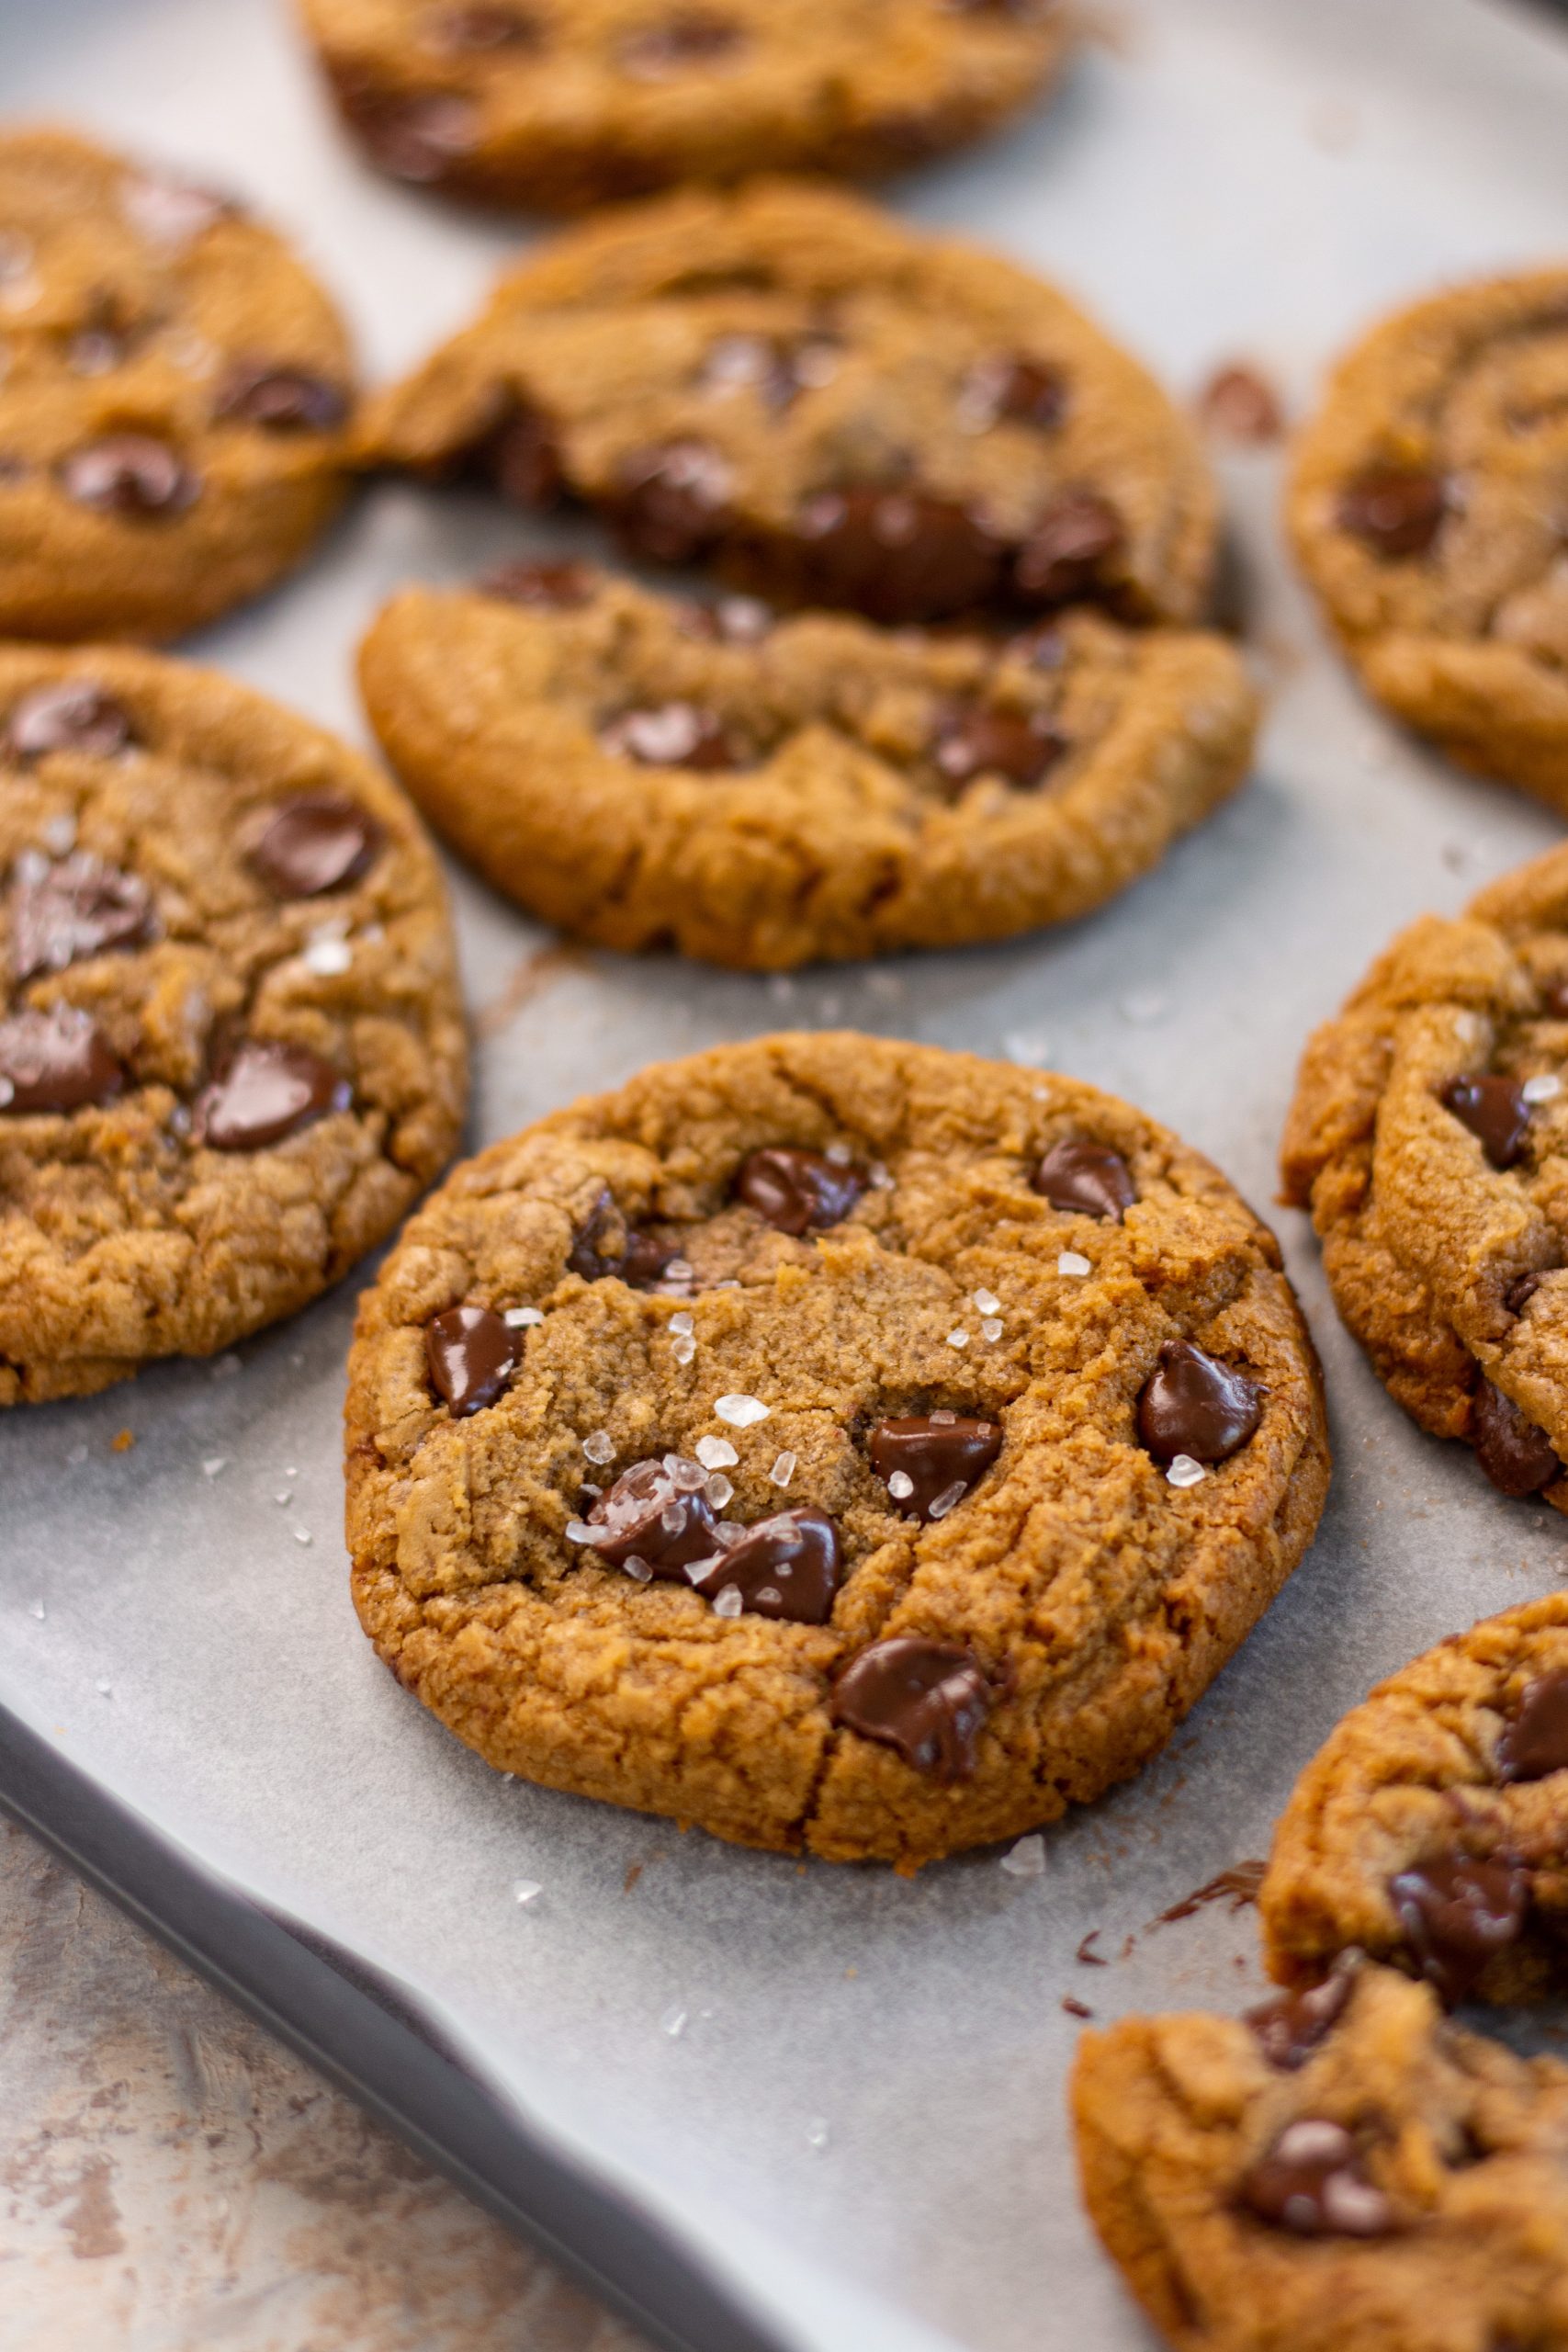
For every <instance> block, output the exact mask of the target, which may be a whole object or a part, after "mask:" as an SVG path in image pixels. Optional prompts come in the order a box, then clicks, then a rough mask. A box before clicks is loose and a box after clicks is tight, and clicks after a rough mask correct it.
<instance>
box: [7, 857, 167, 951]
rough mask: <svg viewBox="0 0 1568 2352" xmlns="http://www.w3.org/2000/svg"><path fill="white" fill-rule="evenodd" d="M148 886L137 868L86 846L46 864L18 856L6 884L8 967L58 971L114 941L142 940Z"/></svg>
mask: <svg viewBox="0 0 1568 2352" xmlns="http://www.w3.org/2000/svg"><path fill="white" fill-rule="evenodd" d="M151 935H152V892H151V891H150V890H149V889H148V888H147V885H146V884H145V882H142V881H141V880H140V879H139V878H138V876H136V875H134V874H124V873H122V872H121V871H120V869H119V867H118V865H105V863H104V861H103V859H102V858H101V857H94V856H93V855H92V854H91V853H90V852H89V851H87V850H80V849H79V850H74V851H73V852H72V854H71V855H70V856H69V857H63V858H61V859H59V860H58V861H57V862H55V863H53V864H51V862H50V860H49V859H48V858H45V857H39V856H38V855H37V854H34V855H32V856H29V857H24V858H20V859H18V860H17V876H16V880H15V883H14V884H13V887H12V890H11V970H12V974H13V976H14V977H15V978H17V979H18V980H30V979H33V978H36V976H37V975H38V974H39V972H63V971H65V970H67V969H68V967H70V966H71V965H73V964H79V963H81V962H82V961H83V959H84V958H85V957H86V956H101V955H103V954H104V953H105V952H106V950H107V949H109V948H112V947H141V946H144V945H145V944H146V943H147V941H148V939H149V938H150V937H151Z"/></svg>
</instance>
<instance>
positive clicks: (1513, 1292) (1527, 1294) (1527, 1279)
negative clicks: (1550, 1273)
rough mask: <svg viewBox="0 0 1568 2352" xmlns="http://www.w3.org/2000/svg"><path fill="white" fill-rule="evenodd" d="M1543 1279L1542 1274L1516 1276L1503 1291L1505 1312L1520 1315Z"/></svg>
mask: <svg viewBox="0 0 1568 2352" xmlns="http://www.w3.org/2000/svg"><path fill="white" fill-rule="evenodd" d="M1545 1279H1546V1277H1545V1275H1544V1274H1519V1275H1517V1276H1516V1278H1515V1280H1514V1281H1513V1282H1511V1283H1509V1284H1508V1287H1507V1289H1506V1291H1505V1292H1504V1293H1503V1306H1504V1308H1505V1310H1506V1313H1508V1314H1509V1315H1522V1314H1523V1313H1524V1311H1525V1309H1526V1307H1527V1306H1529V1303H1530V1301H1531V1299H1532V1298H1533V1297H1534V1296H1535V1295H1536V1293H1537V1291H1538V1290H1539V1289H1540V1286H1541V1283H1543V1282H1544V1281H1545Z"/></svg>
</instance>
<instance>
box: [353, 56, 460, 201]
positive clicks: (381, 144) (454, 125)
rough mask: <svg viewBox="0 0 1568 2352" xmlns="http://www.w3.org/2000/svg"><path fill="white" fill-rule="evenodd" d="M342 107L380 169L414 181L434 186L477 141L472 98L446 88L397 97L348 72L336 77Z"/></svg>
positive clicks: (423, 185)
mask: <svg viewBox="0 0 1568 2352" xmlns="http://www.w3.org/2000/svg"><path fill="white" fill-rule="evenodd" d="M338 96H339V99H340V102H341V104H342V106H343V109H344V113H345V114H346V115H347V116H348V118H349V119H350V120H351V121H352V122H353V123H354V124H355V126H356V128H357V130H358V131H359V134H360V136H361V138H362V139H363V140H364V141H365V143H366V145H367V147H368V148H369V150H370V153H372V155H373V156H374V157H375V159H376V161H377V162H378V164H380V166H381V169H382V170H383V171H384V172H389V173H390V174H391V175H392V177H393V178H394V179H399V180H411V181H412V182H413V183H414V184H415V185H416V186H418V187H434V185H435V183H436V182H437V181H439V180H443V179H445V178H446V175H447V173H448V172H449V171H450V170H451V168H452V166H453V164H456V163H458V162H460V161H461V159H462V158H463V157H464V156H465V155H467V154H469V153H472V151H473V149H474V148H475V147H476V146H477V145H478V144H479V109H478V107H476V106H474V105H473V103H472V102H471V101H470V100H469V99H468V98H464V97H458V96H456V95H454V94H451V93H447V92H433V93H431V94H430V95H428V96H423V97H398V96H390V95H389V93H388V92H387V91H385V90H381V89H378V88H376V87H374V86H372V85H365V84H359V83H356V82H355V80H354V79H353V78H352V77H351V76H348V75H343V76H340V77H339V80H338Z"/></svg>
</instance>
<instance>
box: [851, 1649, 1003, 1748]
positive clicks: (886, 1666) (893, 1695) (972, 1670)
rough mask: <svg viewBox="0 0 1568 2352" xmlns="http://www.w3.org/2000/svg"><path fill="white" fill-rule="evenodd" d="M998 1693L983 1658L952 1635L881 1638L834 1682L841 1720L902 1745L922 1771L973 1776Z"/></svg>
mask: <svg viewBox="0 0 1568 2352" xmlns="http://www.w3.org/2000/svg"><path fill="white" fill-rule="evenodd" d="M995 1697H996V1693H995V1692H994V1691H992V1689H991V1686H990V1684H989V1683H988V1682H987V1679H986V1677H985V1674H984V1673H983V1671H982V1670H981V1668H980V1664H979V1661H978V1660H977V1659H976V1658H975V1657H972V1656H971V1655H970V1653H969V1651H967V1650H965V1649H960V1648H958V1646H957V1645H955V1644H954V1643H952V1642H928V1641H921V1640H919V1639H918V1638H914V1637H911V1636H909V1635H897V1634H896V1635H895V1636H893V1638H892V1639H890V1640H888V1641H885V1642H873V1643H872V1645H871V1646H870V1648H869V1649H863V1650H862V1651H861V1652H860V1654H859V1656H858V1657H853V1658H852V1659H851V1660H850V1663H849V1665H848V1666H847V1667H846V1668H844V1671H843V1672H842V1674H840V1677H839V1679H838V1680H837V1682H835V1684H834V1685H833V1691H832V1700H831V1712H832V1717H833V1721H834V1722H835V1723H836V1724H842V1725H843V1727H844V1728H845V1730H847V1731H855V1732H859V1733H860V1735H861V1736H862V1738H863V1739H875V1740H880V1741H881V1742H882V1743H883V1745H884V1746H885V1747H896V1748H897V1751H898V1753H899V1755H900V1756H901V1757H902V1758H904V1761H905V1763H906V1764H912V1765H913V1766H914V1768H915V1770H916V1771H917V1772H926V1773H929V1774H930V1775H931V1777H932V1778H933V1779H935V1780H940V1781H962V1780H967V1779H968V1777H969V1775H970V1774H971V1773H972V1772H973V1771H974V1770H975V1764H976V1742H977V1740H978V1738H979V1735H980V1729H981V1726H982V1724H984V1723H985V1721H986V1718H987V1715H988V1714H989V1713H990V1712H991V1707H992V1704H993V1702H994V1700H995Z"/></svg>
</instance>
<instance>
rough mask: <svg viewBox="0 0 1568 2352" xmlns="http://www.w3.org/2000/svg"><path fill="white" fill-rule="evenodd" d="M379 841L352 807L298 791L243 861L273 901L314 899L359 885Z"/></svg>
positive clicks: (329, 795) (333, 797)
mask: <svg viewBox="0 0 1568 2352" xmlns="http://www.w3.org/2000/svg"><path fill="white" fill-rule="evenodd" d="M381 842H382V833H381V828H380V826H379V825H378V823H377V822H376V820H375V819H374V818H373V817H371V816H369V815H367V812H366V811H365V810H364V809H361V808H360V807H359V806H358V804H357V802H355V801H353V800H348V799H345V798H344V796H343V795H342V794H341V793H336V792H302V793H300V794H299V797H298V798H297V799H294V800H287V801H285V802H284V804H283V806H282V807H281V808H280V809H279V810H278V812H277V814H276V817H274V819H273V820H272V822H271V823H270V824H269V825H268V827H267V829H266V831H265V832H264V833H263V835H262V837H261V839H260V840H259V841H258V842H257V843H256V845H255V847H254V849H253V850H252V851H251V853H250V856H249V859H248V861H247V862H248V864H249V865H251V867H252V869H253V871H254V873H256V874H257V875H259V876H260V877H261V879H262V880H263V881H264V882H265V884H266V887H267V888H268V889H269V890H270V891H271V892H272V893H273V895H274V897H275V898H278V899H318V898H320V897H321V895H322V894H323V893H324V892H325V891H328V890H345V889H347V888H349V886H350V884H352V883H355V882H358V881H361V880H362V879H363V878H364V876H365V875H366V874H367V872H368V870H369V868H370V867H371V865H374V863H375V860H376V856H377V853H378V851H379V849H380V847H381Z"/></svg>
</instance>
